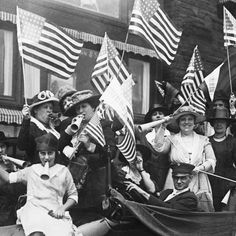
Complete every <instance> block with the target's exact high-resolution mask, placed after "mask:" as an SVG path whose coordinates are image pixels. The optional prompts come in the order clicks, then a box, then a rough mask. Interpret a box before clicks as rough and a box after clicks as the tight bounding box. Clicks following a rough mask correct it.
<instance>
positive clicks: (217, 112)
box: [207, 107, 236, 125]
mask: <svg viewBox="0 0 236 236" xmlns="http://www.w3.org/2000/svg"><path fill="white" fill-rule="evenodd" d="M209 113H211V115H210V117H209V118H208V119H207V121H209V122H210V123H211V125H212V123H213V121H214V120H225V121H228V122H235V121H236V119H233V118H230V116H229V110H228V109H227V108H225V107H222V108H215V109H211V112H209Z"/></svg>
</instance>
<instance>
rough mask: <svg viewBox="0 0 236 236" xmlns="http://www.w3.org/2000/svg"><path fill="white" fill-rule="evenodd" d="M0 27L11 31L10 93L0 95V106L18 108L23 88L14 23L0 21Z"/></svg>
mask: <svg viewBox="0 0 236 236" xmlns="http://www.w3.org/2000/svg"><path fill="white" fill-rule="evenodd" d="M0 29H2V30H7V31H11V32H12V33H13V45H12V46H13V62H12V66H13V68H12V95H11V96H4V95H0V100H1V106H2V107H8V108H10V107H11V108H18V107H20V106H21V104H22V96H21V91H22V89H23V83H22V80H21V79H20V78H22V76H21V74H22V67H21V59H20V57H19V52H18V42H17V33H16V25H15V24H13V23H11V22H7V21H0Z"/></svg>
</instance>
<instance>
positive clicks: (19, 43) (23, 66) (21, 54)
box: [16, 6, 28, 105]
mask: <svg viewBox="0 0 236 236" xmlns="http://www.w3.org/2000/svg"><path fill="white" fill-rule="evenodd" d="M16 19H17V24H16V26H17V35H18V47H19V53H20V57H21V63H22V75H23V86H24V99H25V105H28V103H27V98H26V87H25V85H26V81H25V63H24V58H23V47H22V41H21V40H22V37H21V26H20V19H19V7H18V6H17V7H16Z"/></svg>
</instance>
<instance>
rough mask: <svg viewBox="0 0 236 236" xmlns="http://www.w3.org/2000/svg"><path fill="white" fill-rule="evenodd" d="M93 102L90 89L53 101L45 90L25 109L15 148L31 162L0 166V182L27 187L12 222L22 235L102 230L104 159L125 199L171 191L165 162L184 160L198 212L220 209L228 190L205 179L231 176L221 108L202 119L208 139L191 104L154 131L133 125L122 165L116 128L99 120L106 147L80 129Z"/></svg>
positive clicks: (153, 115)
mask: <svg viewBox="0 0 236 236" xmlns="http://www.w3.org/2000/svg"><path fill="white" fill-rule="evenodd" d="M98 105H99V96H98V95H95V94H94V93H93V92H92V91H90V90H83V91H76V90H74V89H73V88H70V87H63V88H61V89H60V90H59V92H58V94H57V97H55V96H54V95H53V94H52V93H51V92H50V91H48V90H46V91H41V92H40V93H38V94H37V95H36V96H35V97H34V98H33V102H32V104H31V105H30V106H28V105H24V107H23V110H22V112H23V117H24V118H23V122H22V127H21V130H20V133H19V136H18V147H19V149H21V150H24V151H25V152H26V154H27V156H26V160H27V161H30V162H31V164H32V165H31V166H30V167H27V168H25V169H23V170H21V171H19V172H15V173H14V172H13V173H8V172H6V171H5V170H4V169H3V168H0V179H1V180H2V181H4V182H9V183H15V182H24V183H27V202H26V204H25V205H24V206H23V207H22V208H20V209H19V210H18V221H19V222H21V224H22V226H23V228H24V231H25V234H26V235H31V236H33V235H34V236H37V235H63V236H64V235H73V233H74V232H77V235H90V234H91V230H92V231H93V230H94V231H93V232H96V233H97V235H99V233H98V232H99V230H101V235H102V234H104V232H107V230H109V227H110V225H112V222H111V221H109V220H108V219H106V220H103V221H101V219H103V218H104V217H103V215H102V211H101V210H102V209H101V202H102V201H104V200H106V192H107V190H108V189H107V186H108V185H109V181H110V180H108V183H107V169H106V167H107V165H109V164H110V162H111V164H112V167H113V168H112V171H114V173H115V174H113V175H112V181H113V182H112V184H113V185H114V186H116V187H117V189H119V190H120V191H123V192H122V193H123V194H124V196H125V197H127V198H130V199H131V200H135V201H140V202H142V201H143V199H141V198H140V196H138V195H137V193H134V192H132V191H131V190H132V189H133V188H132V185H133V184H137V185H139V186H141V187H142V188H143V189H144V190H145V191H147V192H149V193H150V194H154V195H158V193H159V192H160V191H161V190H163V189H167V188H173V182H172V179H171V178H170V177H171V170H170V168H169V166H170V163H180V162H185V163H190V164H192V165H194V166H195V168H194V170H193V173H194V177H193V179H192V181H191V184H190V189H191V191H193V192H194V193H195V194H196V195H197V196H198V198H199V207H200V208H201V209H205V210H207V211H214V207H215V210H217V211H219V210H221V209H222V205H221V200H222V198H223V197H224V195H225V194H226V193H227V191H228V190H229V189H230V187H231V186H230V184H229V182H226V181H223V180H221V179H219V178H216V177H213V176H212V178H210V180H209V177H208V174H207V173H214V172H215V173H216V174H218V175H221V176H224V177H228V178H235V177H236V175H235V166H234V164H235V162H236V153H235V148H236V145H235V139H234V138H233V137H232V136H230V135H227V134H226V130H227V127H228V126H229V125H230V124H231V123H232V122H233V119H230V118H229V111H228V109H227V108H224V107H223V108H215V109H213V112H212V116H211V117H209V118H208V121H209V122H210V124H211V125H212V127H213V128H214V130H215V133H214V135H213V136H212V137H210V138H208V137H206V136H204V135H200V134H197V133H196V132H195V131H194V129H195V126H196V124H197V123H199V122H203V121H204V120H205V119H204V117H202V116H201V115H199V114H198V113H196V112H195V111H194V109H193V108H192V107H191V106H181V107H180V108H178V109H177V110H176V111H175V112H174V115H173V118H172V119H171V120H170V121H168V122H163V124H161V125H159V126H158V127H155V128H151V129H148V130H145V131H143V132H141V131H140V130H138V129H137V127H136V128H135V135H136V138H137V142H138V143H140V145H139V146H137V150H138V151H137V159H136V162H133V163H128V162H127V161H126V159H125V158H124V157H123V156H122V154H120V153H119V151H118V150H117V147H116V140H115V131H116V129H117V128H116V124H114V123H112V122H111V121H105V120H101V126H102V129H103V133H104V137H105V140H106V143H107V146H108V147H109V148H107V146H106V147H103V146H101V145H100V144H99V143H98V142H97V141H96V140H95V139H94V138H93V137H92V136H91V135H90V134H89V133H88V132H87V131H86V126H87V124H88V122H89V121H90V120H91V119H92V117H94V115H95V114H96V112H97V107H98ZM55 109H57V110H58V109H60V112H61V113H62V115H63V119H61V122H60V124H59V126H58V127H55V126H54V124H55V119H54V118H53V117H54V116H53V111H54V110H55ZM166 115H168V109H167V108H166V107H164V106H163V105H160V104H159V105H155V106H154V107H151V108H150V110H149V111H148V113H147V114H146V116H145V122H146V123H149V122H151V121H154V120H160V119H162V118H163V117H165V116H166ZM118 123H119V122H118ZM118 126H119V125H118ZM173 131H174V132H175V133H174V132H173ZM176 131H177V132H176ZM108 156H109V158H108ZM110 157H111V158H110ZM110 159H112V160H110ZM46 163H48V165H49V170H47V173H48V175H49V179H47V180H45V179H42V178H41V176H42V174H43V172H44V171H45V168H46V166H47V165H46ZM65 166H67V167H68V168H66V167H65ZM78 196H79V200H78ZM72 206H73V207H72ZM69 209H70V215H71V216H72V219H73V223H74V224H75V225H76V226H79V228H77V229H76V230H74V229H73V227H72V219H71V217H70V215H69V214H67V213H66V211H67V210H69ZM31 216H37V217H31ZM89 222H92V223H89ZM88 223H89V226H88ZM58 224H60V226H57V225H58ZM50 226H51V227H50ZM62 226H63V229H61V227H62ZM88 228H89V229H90V231H88ZM91 235H92V234H91Z"/></svg>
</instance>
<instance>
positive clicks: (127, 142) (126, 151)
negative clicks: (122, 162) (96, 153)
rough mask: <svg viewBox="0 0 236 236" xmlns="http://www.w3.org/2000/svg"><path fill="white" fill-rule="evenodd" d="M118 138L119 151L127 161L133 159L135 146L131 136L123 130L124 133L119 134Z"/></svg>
mask: <svg viewBox="0 0 236 236" xmlns="http://www.w3.org/2000/svg"><path fill="white" fill-rule="evenodd" d="M119 138H120V139H121V140H120V141H118V144H117V147H118V148H119V150H120V152H121V153H122V154H123V156H124V157H125V158H126V160H127V161H128V162H132V161H134V160H135V158H136V146H135V142H134V141H133V139H132V136H131V135H130V133H129V132H127V131H126V130H125V131H124V134H122V133H120V134H119Z"/></svg>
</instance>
